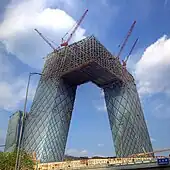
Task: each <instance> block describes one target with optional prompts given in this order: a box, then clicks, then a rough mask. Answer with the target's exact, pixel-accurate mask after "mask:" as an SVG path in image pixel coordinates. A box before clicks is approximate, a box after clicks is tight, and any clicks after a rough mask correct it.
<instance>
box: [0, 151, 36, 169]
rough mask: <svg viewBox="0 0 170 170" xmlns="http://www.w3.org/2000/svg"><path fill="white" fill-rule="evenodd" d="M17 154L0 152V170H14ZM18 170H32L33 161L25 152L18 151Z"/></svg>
mask: <svg viewBox="0 0 170 170" xmlns="http://www.w3.org/2000/svg"><path fill="white" fill-rule="evenodd" d="M16 155H17V152H16V151H14V152H0V170H14V169H15V162H16ZM20 156H21V162H20V170H26V169H28V170H33V169H34V165H35V161H34V160H33V158H32V156H30V154H28V153H27V152H25V151H23V150H22V151H20Z"/></svg>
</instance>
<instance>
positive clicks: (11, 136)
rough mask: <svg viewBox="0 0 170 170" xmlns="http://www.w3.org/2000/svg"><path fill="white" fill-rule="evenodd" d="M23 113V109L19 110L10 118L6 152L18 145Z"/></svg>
mask: <svg viewBox="0 0 170 170" xmlns="http://www.w3.org/2000/svg"><path fill="white" fill-rule="evenodd" d="M22 115H23V112H22V111H17V112H16V113H14V114H13V115H12V116H11V117H10V119H9V122H8V130H7V135H6V142H5V149H4V151H5V152H12V151H14V150H15V149H16V147H17V146H18V140H19V133H20V127H21V122H22Z"/></svg>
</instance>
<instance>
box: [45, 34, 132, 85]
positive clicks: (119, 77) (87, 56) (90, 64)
mask: <svg viewBox="0 0 170 170" xmlns="http://www.w3.org/2000/svg"><path fill="white" fill-rule="evenodd" d="M72 72H74V74H73V75H71V73H72ZM75 72H76V73H75ZM79 73H81V76H78V74H79ZM82 73H84V80H83V79H82V80H81V81H80V82H77V85H79V84H82V83H84V82H86V81H92V82H94V83H95V84H97V85H98V86H99V87H106V86H108V85H111V84H113V83H121V84H122V85H123V84H126V83H127V82H128V81H134V78H133V76H132V75H131V74H130V73H129V72H128V71H127V70H124V69H123V67H122V65H121V63H120V61H119V60H118V59H117V58H116V57H115V56H113V55H112V54H111V53H110V52H109V51H108V50H107V49H106V48H105V47H104V46H103V45H102V44H101V43H100V42H99V41H98V40H97V39H96V38H95V37H94V36H90V37H87V38H85V39H83V40H81V41H79V42H76V43H73V44H71V45H69V46H67V47H64V48H62V49H60V50H58V51H56V52H53V53H51V54H49V55H48V56H47V59H46V62H45V66H44V70H43V78H44V79H49V78H53V79H60V78H61V77H63V78H64V77H67V78H68V77H69V80H71V79H74V77H75V74H77V77H78V78H80V77H82ZM66 75H68V76H66ZM85 75H86V76H85ZM73 82H75V80H74V81H73Z"/></svg>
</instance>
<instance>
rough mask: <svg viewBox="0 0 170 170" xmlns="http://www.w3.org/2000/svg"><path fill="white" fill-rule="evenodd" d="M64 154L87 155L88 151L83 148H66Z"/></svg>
mask: <svg viewBox="0 0 170 170" xmlns="http://www.w3.org/2000/svg"><path fill="white" fill-rule="evenodd" d="M66 155H71V156H88V151H87V150H85V149H83V150H77V149H71V148H70V149H67V150H66Z"/></svg>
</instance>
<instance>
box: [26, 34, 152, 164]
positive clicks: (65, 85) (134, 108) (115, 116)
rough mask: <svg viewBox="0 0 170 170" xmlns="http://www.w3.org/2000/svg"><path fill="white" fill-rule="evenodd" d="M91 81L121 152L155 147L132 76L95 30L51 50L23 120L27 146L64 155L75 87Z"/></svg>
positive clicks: (50, 158) (50, 155)
mask: <svg viewBox="0 0 170 170" xmlns="http://www.w3.org/2000/svg"><path fill="white" fill-rule="evenodd" d="M88 81H91V82H93V83H95V84H96V85H97V86H99V87H101V88H103V90H104V94H105V101H106V106H107V111H108V117H109V122H110V128H111V131H112V136H113V142H114V145H115V151H116V155H117V157H127V156H128V155H132V154H135V153H141V152H143V151H145V152H151V151H152V145H151V141H150V138H149V134H148V130H147V126H146V123H145V119H144V115H143V111H142V108H141V104H140V100H139V96H138V93H137V89H136V85H135V82H134V79H133V77H132V76H131V74H130V73H129V72H128V71H126V70H125V69H124V68H122V66H121V64H120V62H119V60H117V59H116V58H115V57H114V56H113V55H112V54H111V53H110V52H109V51H108V50H107V49H106V48H105V47H104V46H103V45H102V44H101V43H100V42H99V41H98V40H97V39H96V38H95V37H94V36H91V37H87V38H85V39H83V40H81V41H79V42H77V43H74V44H72V45H70V46H67V47H65V48H62V49H60V50H59V51H57V52H53V53H52V54H50V55H49V56H48V58H47V60H46V63H45V66H44V69H43V74H42V76H41V79H40V82H39V85H38V87H37V91H36V94H35V97H34V101H33V104H32V107H31V111H30V113H29V115H28V117H27V120H26V124H25V131H24V140H23V146H24V147H25V149H26V150H28V151H31V152H33V151H34V152H36V155H37V159H39V160H41V161H42V162H55V161H62V160H63V157H64V151H65V146H66V141H67V135H68V130H69V126H70V120H71V117H72V111H73V107H74V100H75V94H76V89H77V86H78V85H81V84H83V83H86V82H88Z"/></svg>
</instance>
